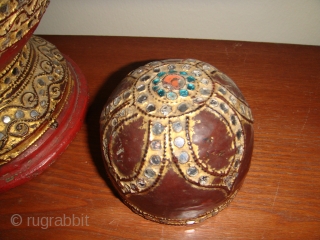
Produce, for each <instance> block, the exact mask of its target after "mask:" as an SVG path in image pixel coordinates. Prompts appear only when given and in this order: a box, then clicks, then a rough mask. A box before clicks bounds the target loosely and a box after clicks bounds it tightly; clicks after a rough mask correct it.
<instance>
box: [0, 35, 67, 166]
mask: <svg viewBox="0 0 320 240" xmlns="http://www.w3.org/2000/svg"><path fill="white" fill-rule="evenodd" d="M70 76H71V74H70V70H69V69H68V67H67V63H66V60H65V59H64V58H63V56H62V55H61V53H60V52H59V51H58V50H57V49H56V48H55V47H54V46H53V45H52V44H50V43H48V42H47V41H45V40H43V39H42V38H39V37H32V38H31V39H30V40H29V41H28V43H27V44H26V45H25V46H24V47H23V49H22V51H21V52H20V53H19V54H18V56H16V57H15V58H14V60H13V61H12V62H11V63H10V64H9V65H8V66H7V67H6V69H5V70H3V71H2V72H1V75H0V77H1V83H0V86H1V89H0V165H2V164H5V163H7V162H8V161H10V160H11V159H13V158H15V157H17V156H18V155H19V154H20V153H22V152H23V151H24V150H26V149H27V148H28V147H29V146H30V145H32V144H33V143H34V142H35V141H36V140H37V139H38V138H39V137H41V135H43V133H44V132H45V131H47V130H48V128H50V127H51V128H56V127H57V125H58V123H57V122H56V120H55V119H56V118H57V116H58V115H59V113H60V112H61V109H62V108H63V106H64V104H65V101H66V99H67V98H68V95H69V94H70V89H71V87H72V85H73V79H72V78H71V77H70Z"/></svg>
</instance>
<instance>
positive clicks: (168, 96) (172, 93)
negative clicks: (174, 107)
mask: <svg viewBox="0 0 320 240" xmlns="http://www.w3.org/2000/svg"><path fill="white" fill-rule="evenodd" d="M167 98H168V99H169V100H176V99H177V98H178V96H177V94H176V93H174V92H168V93H167Z"/></svg>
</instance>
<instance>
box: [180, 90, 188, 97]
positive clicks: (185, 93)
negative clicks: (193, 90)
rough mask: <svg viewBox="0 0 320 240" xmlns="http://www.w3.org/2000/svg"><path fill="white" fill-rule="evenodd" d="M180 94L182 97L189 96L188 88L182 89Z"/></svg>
mask: <svg viewBox="0 0 320 240" xmlns="http://www.w3.org/2000/svg"><path fill="white" fill-rule="evenodd" d="M179 94H180V96H181V97H187V96H188V95H189V93H188V90H186V89H180V91H179Z"/></svg>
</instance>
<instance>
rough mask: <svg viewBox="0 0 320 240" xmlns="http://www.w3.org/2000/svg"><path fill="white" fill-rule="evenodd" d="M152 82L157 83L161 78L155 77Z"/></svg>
mask: <svg viewBox="0 0 320 240" xmlns="http://www.w3.org/2000/svg"><path fill="white" fill-rule="evenodd" d="M152 82H153V84H156V85H157V84H158V83H159V82H160V78H155V79H153V81H152Z"/></svg>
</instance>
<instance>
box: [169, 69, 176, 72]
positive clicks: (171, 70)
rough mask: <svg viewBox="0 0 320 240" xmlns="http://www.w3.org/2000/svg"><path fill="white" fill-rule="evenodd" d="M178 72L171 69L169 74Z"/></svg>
mask: <svg viewBox="0 0 320 240" xmlns="http://www.w3.org/2000/svg"><path fill="white" fill-rule="evenodd" d="M176 72H177V71H175V70H174V69H170V70H169V73H176Z"/></svg>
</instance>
